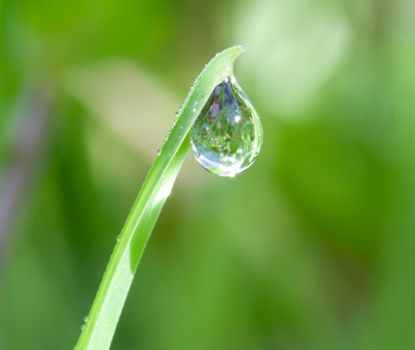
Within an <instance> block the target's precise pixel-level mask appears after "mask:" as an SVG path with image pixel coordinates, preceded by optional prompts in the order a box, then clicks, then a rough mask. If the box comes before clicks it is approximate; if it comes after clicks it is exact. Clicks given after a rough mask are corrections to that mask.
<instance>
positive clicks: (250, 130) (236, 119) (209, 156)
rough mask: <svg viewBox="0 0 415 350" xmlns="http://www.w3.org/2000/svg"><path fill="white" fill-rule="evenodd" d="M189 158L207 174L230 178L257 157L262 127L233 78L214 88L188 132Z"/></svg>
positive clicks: (247, 166)
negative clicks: (189, 138) (189, 142)
mask: <svg viewBox="0 0 415 350" xmlns="http://www.w3.org/2000/svg"><path fill="white" fill-rule="evenodd" d="M190 136H191V143H192V149H193V154H194V156H195V158H196V160H197V161H198V162H199V164H200V165H201V166H202V167H203V168H205V169H207V170H208V171H210V172H212V173H214V174H216V175H219V176H229V177H233V176H235V175H237V174H239V173H241V172H242V171H244V170H246V169H247V168H249V167H250V166H251V165H252V164H253V162H254V161H255V159H256V157H257V156H258V154H259V151H260V149H261V144H262V126H261V121H260V120H259V117H258V114H257V113H256V111H255V109H254V108H253V106H252V104H251V102H250V101H249V99H248V97H247V96H246V95H245V93H244V92H243V91H242V89H241V88H240V87H239V85H238V83H237V82H236V80H235V78H234V77H232V78H229V79H225V80H224V81H222V83H220V84H219V85H217V86H216V87H215V89H214V90H213V92H212V94H211V96H210V97H209V100H208V102H207V103H206V105H205V106H204V107H203V109H202V112H201V113H200V115H199V116H198V118H197V120H196V122H195V124H194V125H193V128H192V130H191V135H190Z"/></svg>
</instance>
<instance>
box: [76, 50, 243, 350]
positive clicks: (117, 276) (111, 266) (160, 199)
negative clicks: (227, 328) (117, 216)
mask: <svg viewBox="0 0 415 350" xmlns="http://www.w3.org/2000/svg"><path fill="white" fill-rule="evenodd" d="M244 50H245V49H244V47H242V46H234V47H231V48H228V49H226V50H224V51H222V52H220V53H219V54H217V55H216V56H215V57H214V58H213V59H212V60H211V61H210V62H209V64H208V65H207V66H206V67H205V69H204V70H203V71H202V73H201V74H200V75H199V77H198V78H197V79H196V81H195V83H194V85H193V86H192V88H191V89H190V92H189V94H188V96H187V97H186V99H185V101H184V103H183V105H182V108H181V109H180V111H179V112H178V114H177V119H176V121H175V123H174V124H173V127H172V128H171V130H170V133H169V135H168V136H167V138H166V140H165V142H164V144H163V146H162V148H161V150H160V152H159V153H158V155H157V157H156V159H155V161H154V163H153V165H152V167H151V169H150V171H149V173H148V175H147V178H146V180H145V181H144V184H143V186H142V188H141V190H140V192H139V194H138V196H137V199H136V200H135V202H134V204H133V207H132V209H131V211H130V214H129V215H128V218H127V221H126V222H125V225H124V228H123V229H122V231H121V234H120V236H119V240H118V242H117V244H116V246H115V249H114V251H113V253H112V255H111V258H110V261H109V263H108V265H107V268H106V270H105V273H104V276H103V278H102V281H101V284H100V286H99V289H98V292H97V294H96V296H95V300H94V303H93V304H92V308H91V310H90V312H89V315H88V319H87V322H86V324H85V325H84V329H83V331H82V333H81V335H80V337H79V339H78V343H77V345H76V349H78V350H80V349H82V350H83V349H89V350H92V349H94V350H105V349H109V347H110V345H111V341H112V338H113V336H114V332H115V329H116V327H117V323H118V320H119V318H120V315H121V311H122V308H123V306H124V303H125V300H126V298H127V294H128V291H129V289H130V286H131V283H132V281H133V278H134V274H135V271H136V270H137V266H138V264H139V262H140V259H141V257H142V255H143V252H144V249H145V246H146V244H147V241H148V239H149V237H150V234H151V231H152V230H153V227H154V225H155V223H156V221H157V218H158V216H159V214H160V212H161V209H162V207H163V205H164V203H165V201H166V199H167V197H168V196H169V194H170V191H171V189H172V187H173V184H174V181H175V179H176V177H177V174H178V172H179V170H180V168H181V165H182V163H183V160H184V157H185V155H186V152H187V150H188V149H189V145H190V143H189V132H190V130H191V128H192V126H193V124H194V122H195V120H196V118H197V116H198V115H199V113H200V111H201V110H202V108H203V106H204V105H205V103H206V101H207V100H208V98H209V96H210V94H211V92H212V91H213V89H214V88H215V86H216V85H218V84H219V83H220V82H221V81H222V80H223V79H225V78H226V77H227V76H229V75H231V74H232V68H233V63H234V61H235V59H236V58H237V57H238V56H239V55H240V54H241V53H242V52H243V51H244Z"/></svg>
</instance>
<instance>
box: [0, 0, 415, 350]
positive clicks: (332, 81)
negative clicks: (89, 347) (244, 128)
mask: <svg viewBox="0 0 415 350" xmlns="http://www.w3.org/2000/svg"><path fill="white" fill-rule="evenodd" d="M0 18H1V20H0V24H1V32H0V89H1V90H0V349H1V350H3V349H5V350H9V349H11V350H14V349H17V350H19V349H43V350H44V349H54V350H55V349H71V348H73V346H74V344H75V342H76V339H77V337H78V335H79V333H80V330H81V325H82V322H83V318H84V317H85V316H86V315H87V313H88V311H89V308H90V306H91V303H92V300H93V298H94V295H95V292H96V289H97V287H98V284H99V281H100V279H101V276H102V274H103V271H104V267H105V265H106V263H107V261H108V258H109V255H110V253H111V251H112V248H113V246H114V244H115V241H116V236H117V234H118V233H119V232H120V229H121V227H122V225H123V222H124V220H125V218H126V216H127V213H128V211H129V208H130V206H131V204H132V202H133V200H134V198H135V196H136V193H137V191H138V189H139V187H140V184H141V183H142V181H143V179H144V177H145V174H146V172H147V170H148V168H149V166H150V164H151V162H152V159H153V158H154V156H155V153H156V151H157V148H158V147H159V145H160V144H161V142H162V140H163V137H164V135H165V134H166V133H167V131H168V129H169V127H170V125H171V123H172V120H173V119H174V113H175V111H176V110H177V109H178V107H179V105H180V103H181V101H182V100H183V99H184V97H185V95H186V94H187V92H188V89H189V87H190V85H191V83H192V81H193V79H194V78H195V77H196V75H197V74H198V73H199V72H200V70H201V68H202V67H203V65H204V64H205V63H207V61H208V60H209V59H210V58H211V56H212V55H213V54H214V53H215V52H217V51H219V50H221V49H223V48H225V47H227V46H230V45H234V44H245V45H247V46H248V47H249V50H248V51H247V52H246V53H245V54H244V55H243V56H242V57H241V58H240V59H239V60H238V62H237V65H236V67H235V72H236V76H237V78H238V80H239V82H240V84H241V86H242V87H243V88H244V90H245V91H246V93H247V94H248V96H250V99H251V101H252V103H253V104H254V105H255V106H256V108H257V111H258V113H259V114H260V116H261V118H262V122H263V126H264V145H263V149H262V152H261V154H260V156H259V158H258V160H257V162H256V164H255V165H254V166H253V167H252V168H250V169H249V170H248V171H247V172H246V173H244V174H242V175H240V176H238V177H236V178H235V179H224V178H219V177H215V176H214V175H211V174H209V173H207V172H206V171H204V170H202V169H201V168H200V167H199V166H198V164H197V163H196V162H195V161H194V159H192V156H191V154H189V157H188V159H187V161H186V164H185V167H184V169H183V170H182V171H181V173H180V175H179V178H178V181H177V183H176V186H175V188H174V190H173V193H172V195H171V197H170V198H169V200H168V202H167V205H166V207H165V208H164V211H163V213H162V215H161V217H160V220H159V222H158V224H157V226H156V228H155V230H154V232H153V235H152V238H151V240H150V243H149V245H148V247H147V251H146V253H145V255H144V259H143V260H142V263H141V265H140V267H139V270H138V273H137V275H136V279H135V281H134V284H133V286H132V290H131V292H130V295H129V298H128V300H127V303H126V307H125V310H124V313H123V315H122V318H121V321H120V324H119V327H118V330H117V333H116V336H115V339H114V342H113V346H112V348H113V349H122V350H129V349H142V350H174V349H180V350H187V349H189V350H190V349H192V350H193V349H198V350H205V349H206V350H212V349H215V350H222V349H226V350H233V349H235V350H236V349H237V350H257V349H258V350H260V349H261V350H262V349H284V350H285V349H287V350H308V349H316V350H317V349H318V350H321V349H327V350H328V349H330V350H332V349H336V350H337V349H339V350H352V349H353V350H354V349H376V350H379V349H388V350H390V349H415V180H414V175H413V174H414V171H415V156H414V151H415V119H414V109H415V21H414V18H415V2H414V1H413V0H395V1H392V0H366V1H363V0H314V1H307V0H276V1H266V0H243V1H236V0H234V1H219V0H212V1H206V2H202V1H191V0H177V1H167V0H153V1H139V0H119V1H114V0H101V1H96V0H89V1H81V0H70V1H64V2H61V1H56V0H39V1H29V0H2V1H1V2H0Z"/></svg>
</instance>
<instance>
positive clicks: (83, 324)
mask: <svg viewBox="0 0 415 350" xmlns="http://www.w3.org/2000/svg"><path fill="white" fill-rule="evenodd" d="M87 321H88V316H86V317H84V320H83V322H82V326H81V330H82V331H83V330H84V328H85V325H86V322H87Z"/></svg>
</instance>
